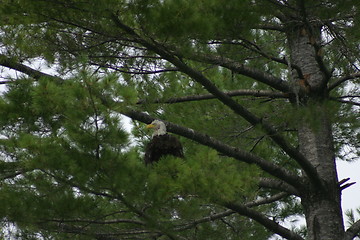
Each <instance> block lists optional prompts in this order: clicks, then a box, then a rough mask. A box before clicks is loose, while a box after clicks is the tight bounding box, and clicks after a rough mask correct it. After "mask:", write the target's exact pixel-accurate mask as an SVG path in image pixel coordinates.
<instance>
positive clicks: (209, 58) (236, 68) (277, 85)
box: [190, 54, 291, 93]
mask: <svg viewBox="0 0 360 240" xmlns="http://www.w3.org/2000/svg"><path fill="white" fill-rule="evenodd" d="M190 59H192V60H195V61H199V62H205V63H209V64H214V65H218V66H222V67H224V68H227V69H229V70H231V71H233V72H235V73H238V74H241V75H244V76H247V77H250V78H252V79H254V80H256V81H259V82H261V83H264V84H266V85H268V86H269V87H272V88H274V89H276V90H279V91H281V92H284V93H290V92H291V88H290V86H289V84H288V83H287V82H285V81H283V80H282V79H281V78H277V77H275V76H273V75H271V74H269V73H266V72H263V71H259V70H258V69H255V68H251V67H248V66H245V65H244V64H241V63H238V62H236V61H234V60H232V59H229V58H226V57H222V56H215V55H210V54H207V55H203V54H202V55H201V54H197V55H196V56H192V57H190Z"/></svg>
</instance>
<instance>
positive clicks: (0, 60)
mask: <svg viewBox="0 0 360 240" xmlns="http://www.w3.org/2000/svg"><path fill="white" fill-rule="evenodd" d="M0 65H1V66H4V67H7V68H10V69H13V70H16V71H19V72H22V73H25V74H26V75H28V76H30V77H33V78H35V79H36V80H38V79H39V78H41V77H49V78H52V79H56V80H58V81H60V80H61V78H58V77H55V76H52V75H49V74H46V73H43V72H40V71H38V70H35V69H33V68H31V67H28V66H26V65H24V64H21V63H18V62H17V61H16V60H13V59H11V58H9V57H7V56H5V55H3V54H0Z"/></svg>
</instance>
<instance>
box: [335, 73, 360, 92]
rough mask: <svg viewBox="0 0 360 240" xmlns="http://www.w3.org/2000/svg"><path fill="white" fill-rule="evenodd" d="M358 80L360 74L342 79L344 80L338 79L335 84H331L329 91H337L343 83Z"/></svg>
mask: <svg viewBox="0 0 360 240" xmlns="http://www.w3.org/2000/svg"><path fill="white" fill-rule="evenodd" d="M356 78H360V73H354V74H350V75H347V76H345V77H342V78H340V79H338V80H337V81H335V82H334V83H332V84H330V85H329V87H328V91H329V92H330V91H331V90H333V89H335V88H336V87H337V86H339V85H341V84H342V83H344V82H346V81H347V80H352V79H356Z"/></svg>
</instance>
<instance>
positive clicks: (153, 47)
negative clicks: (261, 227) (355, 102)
mask: <svg viewBox="0 0 360 240" xmlns="http://www.w3.org/2000/svg"><path fill="white" fill-rule="evenodd" d="M112 19H113V21H114V23H115V24H116V26H117V27H118V28H120V29H121V30H123V31H125V32H126V33H127V34H130V35H133V37H134V39H136V41H137V42H138V43H140V44H141V45H143V46H144V47H146V48H148V49H149V50H150V51H153V52H155V53H157V54H158V55H160V56H161V57H163V58H164V59H165V60H167V61H169V62H170V63H172V64H173V65H174V66H176V67H177V68H178V69H179V70H180V71H181V72H183V73H185V74H186V75H188V76H189V77H191V78H192V79H193V80H194V81H196V82H198V83H199V84H201V85H202V86H203V87H204V88H205V89H206V90H207V91H208V92H209V93H211V94H213V95H214V96H216V97H217V99H219V100H220V101H221V102H222V103H223V104H225V105H226V106H228V107H229V108H230V109H231V110H233V111H234V112H235V113H236V114H238V115H240V116H242V117H243V118H244V119H245V120H246V121H248V122H249V123H251V124H252V125H254V126H255V125H260V126H262V128H263V129H264V131H265V132H266V133H267V134H268V135H269V137H270V138H271V139H272V140H273V141H274V142H275V143H276V144H277V145H278V146H279V147H280V148H281V149H283V150H284V151H285V152H286V153H287V154H288V155H289V156H290V157H291V158H293V159H294V160H295V161H296V162H297V163H298V164H299V165H300V166H301V168H302V169H303V170H304V172H305V173H306V174H307V176H308V177H309V178H310V179H311V181H312V183H314V184H315V185H316V186H318V187H322V181H321V179H320V178H319V176H318V174H317V171H316V169H315V168H314V167H313V166H312V164H311V163H310V162H309V161H308V160H307V159H306V158H305V156H304V155H303V154H301V153H300V152H299V151H298V150H297V149H296V148H295V147H293V146H291V145H290V144H289V143H288V142H287V141H286V140H285V139H284V138H283V137H282V136H281V135H280V134H279V133H278V132H277V131H276V129H275V128H273V127H272V126H271V125H270V124H267V123H266V122H265V121H263V119H261V118H258V117H256V116H255V115H254V114H252V113H251V112H249V111H248V110H247V109H246V108H244V107H243V106H242V105H240V104H238V103H237V102H236V101H234V100H233V99H232V98H231V97H230V96H228V95H226V94H225V93H224V92H222V91H221V90H220V89H218V88H217V87H216V86H215V85H214V84H213V83H212V82H211V81H210V80H209V79H208V78H207V77H205V76H204V75H203V74H201V73H200V72H199V71H196V70H195V69H193V68H191V67H190V66H188V65H187V64H185V63H184V62H183V61H182V60H181V59H179V58H178V57H177V56H176V55H174V54H172V53H170V51H168V50H167V49H166V48H164V46H162V45H160V44H158V43H156V42H155V41H152V42H149V41H147V40H146V39H143V38H141V37H140V36H139V35H138V34H137V33H136V32H135V31H134V30H133V29H132V28H130V27H129V26H127V25H125V24H123V23H122V22H121V21H120V19H119V18H118V16H117V15H115V14H112ZM219 60H221V59H219ZM229 64H237V63H234V62H231V63H229ZM237 65H239V64H237ZM238 67H239V68H241V69H243V70H245V69H247V71H248V73H253V74H254V76H252V77H253V78H254V79H259V78H260V79H262V80H264V81H268V83H269V84H272V85H274V87H277V88H276V89H278V90H280V91H283V92H289V85H288V84H287V83H285V82H284V81H282V80H281V79H276V78H275V79H273V78H270V77H269V76H268V75H267V74H265V73H262V72H258V71H256V70H254V69H248V68H246V67H245V66H243V65H242V64H240V65H239V66H238ZM250 75H251V74H250ZM255 75H256V76H255ZM250 77H251V76H250Z"/></svg>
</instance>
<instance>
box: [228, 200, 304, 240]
mask: <svg viewBox="0 0 360 240" xmlns="http://www.w3.org/2000/svg"><path fill="white" fill-rule="evenodd" d="M224 206H225V207H227V208H229V209H231V210H233V211H235V212H237V213H238V214H240V215H242V216H246V217H249V218H251V219H253V220H255V221H256V222H258V223H260V224H261V225H263V226H264V227H265V228H267V229H269V230H270V231H272V232H274V233H276V234H278V235H280V236H281V237H284V238H286V239H288V240H304V239H303V238H302V237H301V236H300V235H298V234H296V233H294V232H292V231H290V230H289V229H287V228H285V227H283V226H281V225H280V224H278V223H276V222H275V221H273V220H270V219H269V218H267V217H266V216H265V215H263V214H261V213H260V212H258V211H256V210H253V209H251V208H249V207H246V206H245V205H240V204H235V203H225V204H224Z"/></svg>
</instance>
